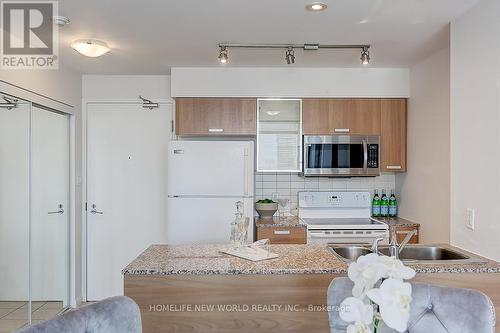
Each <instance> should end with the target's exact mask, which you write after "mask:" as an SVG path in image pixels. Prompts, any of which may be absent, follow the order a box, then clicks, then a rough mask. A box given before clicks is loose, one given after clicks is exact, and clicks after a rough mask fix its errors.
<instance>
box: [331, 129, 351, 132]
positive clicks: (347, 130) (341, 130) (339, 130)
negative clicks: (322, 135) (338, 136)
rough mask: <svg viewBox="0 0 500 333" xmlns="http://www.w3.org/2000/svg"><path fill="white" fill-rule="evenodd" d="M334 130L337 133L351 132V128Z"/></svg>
mask: <svg viewBox="0 0 500 333" xmlns="http://www.w3.org/2000/svg"><path fill="white" fill-rule="evenodd" d="M334 131H335V132H336V133H349V132H350V131H351V130H350V129H349V128H336V129H335V130H334Z"/></svg>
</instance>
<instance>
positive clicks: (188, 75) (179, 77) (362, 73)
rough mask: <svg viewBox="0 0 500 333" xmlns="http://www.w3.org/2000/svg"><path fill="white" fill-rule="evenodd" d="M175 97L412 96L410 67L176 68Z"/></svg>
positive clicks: (174, 69)
mask: <svg viewBox="0 0 500 333" xmlns="http://www.w3.org/2000/svg"><path fill="white" fill-rule="evenodd" d="M171 73H172V96H173V97H409V95H410V89H409V71H408V69H406V68H262V67H259V68H249V67H245V68H237V67H226V68H223V67H210V68H207V67H204V68H199V67H198V68H185V67H178V68H172V71H171Z"/></svg>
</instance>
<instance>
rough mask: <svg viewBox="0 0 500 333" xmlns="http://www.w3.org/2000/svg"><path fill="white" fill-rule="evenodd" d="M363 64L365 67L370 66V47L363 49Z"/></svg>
mask: <svg viewBox="0 0 500 333" xmlns="http://www.w3.org/2000/svg"><path fill="white" fill-rule="evenodd" d="M361 63H362V64H363V65H368V64H370V51H368V47H366V46H365V47H363V50H362V51H361Z"/></svg>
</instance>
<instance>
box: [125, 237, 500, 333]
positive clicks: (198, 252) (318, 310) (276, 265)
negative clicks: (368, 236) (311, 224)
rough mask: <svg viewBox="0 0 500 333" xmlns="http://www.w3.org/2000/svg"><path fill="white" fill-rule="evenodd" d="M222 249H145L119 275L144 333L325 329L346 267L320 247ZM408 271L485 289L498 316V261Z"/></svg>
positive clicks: (435, 280) (436, 280)
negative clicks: (257, 254)
mask: <svg viewBox="0 0 500 333" xmlns="http://www.w3.org/2000/svg"><path fill="white" fill-rule="evenodd" d="M227 246H228V245H192V246H168V245H152V246H150V247H149V248H148V249H146V250H145V251H144V252H143V253H142V254H141V255H140V256H139V257H137V258H136V259H135V260H134V261H133V262H132V263H130V264H129V265H128V266H127V267H126V268H125V269H124V270H123V274H124V290H125V295H126V296H129V297H131V298H132V299H134V300H135V301H136V302H137V303H138V304H139V307H140V308H141V313H142V319H143V329H144V332H145V333H148V332H231V331H238V332H257V331H258V332H281V331H283V332H284V331H287V332H329V325H328V315H327V312H326V307H325V305H326V292H327V289H328V286H329V284H330V282H331V280H332V279H334V278H335V277H339V276H345V275H346V273H347V268H348V264H347V263H346V262H344V261H342V260H340V259H339V258H337V257H336V256H334V255H333V254H332V253H331V252H330V251H329V249H328V248H327V247H326V246H325V245H272V246H271V252H273V253H277V254H279V255H280V257H279V258H276V259H270V260H265V261H261V262H251V261H247V260H244V259H239V258H236V257H232V256H229V255H226V254H223V253H221V252H220V251H221V250H223V249H225V248H227ZM448 247H449V248H451V249H455V250H458V251H461V252H465V251H463V250H460V249H456V248H454V247H451V246H448ZM465 253H467V252H465ZM467 254H468V255H470V256H471V257H477V256H475V255H473V254H470V253H467ZM483 259H484V258H483ZM409 266H411V267H413V268H414V269H415V270H416V271H417V272H418V273H419V274H417V277H416V278H415V279H414V280H415V281H424V282H430V283H434V284H439V285H449V286H456V287H468V288H473V289H477V290H481V291H483V292H485V293H486V294H487V295H489V296H490V297H491V298H492V300H493V302H494V304H495V306H496V309H497V311H498V312H499V313H500V291H499V289H500V288H499V286H500V264H499V263H497V262H495V261H490V260H484V262H482V263H469V264H448V263H439V264H410V265H409Z"/></svg>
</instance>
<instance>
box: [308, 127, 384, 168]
mask: <svg viewBox="0 0 500 333" xmlns="http://www.w3.org/2000/svg"><path fill="white" fill-rule="evenodd" d="M303 151H304V176H311V177H318V176H326V177H362V176H378V175H379V174H380V136H379V135H328V136H310V135H305V136H304V150H303Z"/></svg>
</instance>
